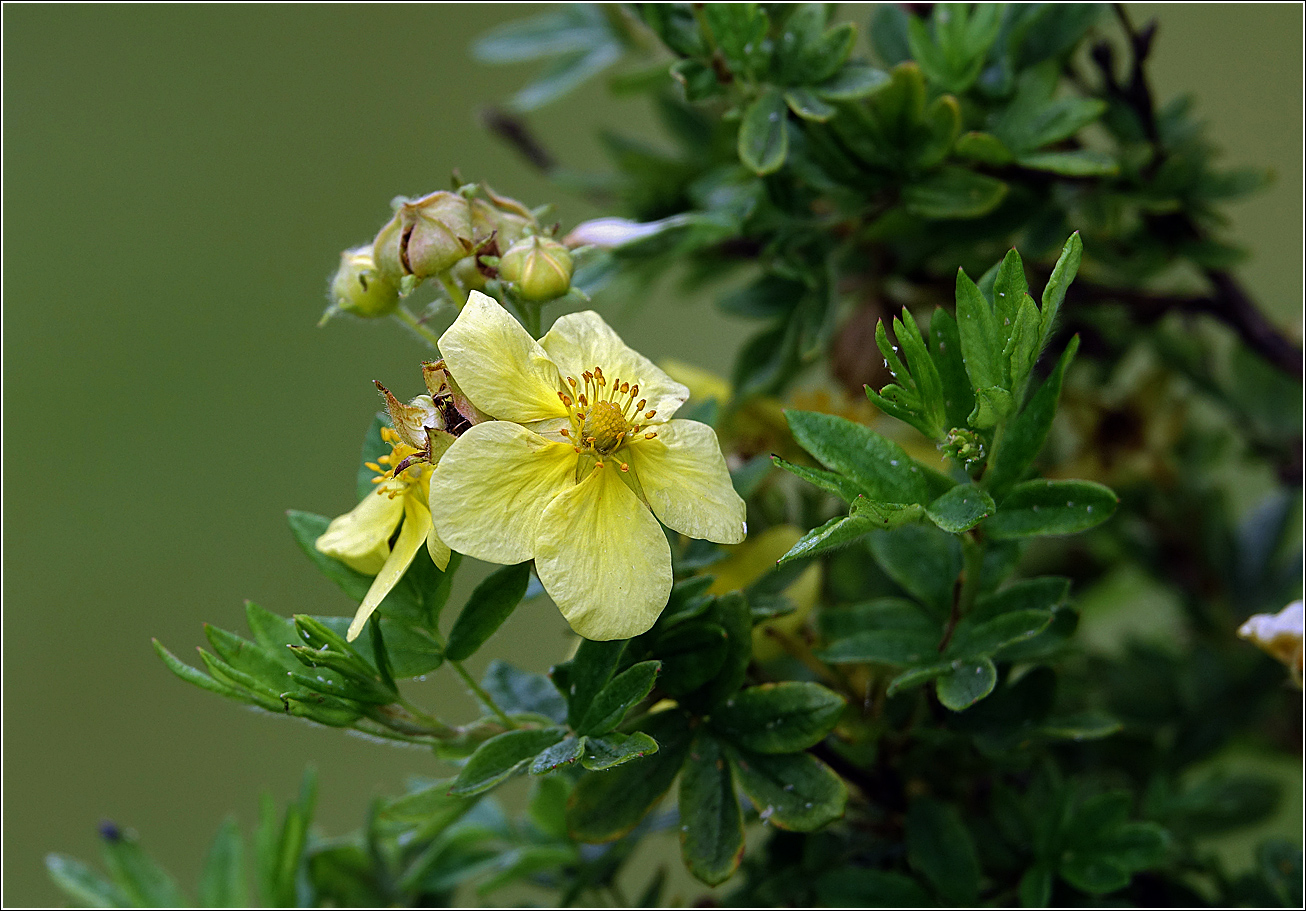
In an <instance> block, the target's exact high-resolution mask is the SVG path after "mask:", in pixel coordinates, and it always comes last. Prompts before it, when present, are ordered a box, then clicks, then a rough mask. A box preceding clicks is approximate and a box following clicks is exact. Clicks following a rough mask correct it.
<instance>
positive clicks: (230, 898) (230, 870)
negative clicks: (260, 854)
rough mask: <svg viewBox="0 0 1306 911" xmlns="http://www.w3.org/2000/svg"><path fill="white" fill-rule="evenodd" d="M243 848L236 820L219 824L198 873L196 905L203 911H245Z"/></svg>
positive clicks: (229, 817)
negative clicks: (229, 910)
mask: <svg viewBox="0 0 1306 911" xmlns="http://www.w3.org/2000/svg"><path fill="white" fill-rule="evenodd" d="M244 855H245V846H244V842H243V841H242V840H241V837H240V828H239V827H238V826H237V825H236V820H235V818H233V817H231V816H228V817H227V818H226V819H224V820H223V821H222V826H221V827H220V828H219V829H218V834H217V835H216V836H215V837H214V839H213V847H211V848H209V854H208V857H207V858H206V859H205V861H204V870H203V872H201V873H200V885H199V903H200V906H201V907H203V908H244V907H246V906H247V905H248V904H249V888H248V886H247V884H246V882H245V857H244Z"/></svg>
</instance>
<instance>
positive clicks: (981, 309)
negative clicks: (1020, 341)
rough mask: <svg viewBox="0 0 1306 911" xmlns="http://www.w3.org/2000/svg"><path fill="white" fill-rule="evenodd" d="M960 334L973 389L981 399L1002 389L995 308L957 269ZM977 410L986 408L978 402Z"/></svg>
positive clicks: (998, 332) (999, 346)
mask: <svg viewBox="0 0 1306 911" xmlns="http://www.w3.org/2000/svg"><path fill="white" fill-rule="evenodd" d="M957 331H958V334H959V335H960V336H961V357H962V363H963V364H964V365H965V367H966V374H967V375H968V376H969V377H970V381H971V388H972V389H974V390H976V395H977V396H979V395H980V394H981V393H982V392H984V391H985V390H987V389H1000V388H1001V387H1002V383H1003V379H1004V377H1003V371H1002V367H1001V365H1000V363H999V361H998V355H999V353H1000V352H1001V351H1002V339H1003V338H1004V337H1005V336H1004V335H1003V334H1000V330H999V328H998V323H997V319H996V318H995V317H994V315H993V308H992V307H991V306H990V305H989V302H988V301H987V300H985V299H984V294H983V293H982V292H981V291H980V289H979V288H978V287H976V285H975V283H974V282H973V281H971V280H970V276H968V275H967V274H966V273H965V272H964V271H963V270H961V269H958V270H957ZM975 407H976V409H977V410H978V409H979V408H981V407H982V403H981V402H980V401H978V400H977V401H976V406H975Z"/></svg>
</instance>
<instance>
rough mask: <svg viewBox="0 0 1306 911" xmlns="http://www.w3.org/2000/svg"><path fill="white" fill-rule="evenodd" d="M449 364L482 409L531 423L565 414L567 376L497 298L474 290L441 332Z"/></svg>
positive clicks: (451, 370)
mask: <svg viewBox="0 0 1306 911" xmlns="http://www.w3.org/2000/svg"><path fill="white" fill-rule="evenodd" d="M440 351H441V353H442V354H444V361H445V364H446V365H448V367H449V372H450V373H451V374H453V376H454V378H455V379H456V380H457V381H458V385H459V386H460V387H461V388H462V390H463V392H465V393H466V394H467V397H468V398H469V399H471V400H472V403H473V404H475V405H476V407H477V408H479V409H480V410H481V411H484V412H486V413H487V414H492V415H494V416H495V417H496V418H500V419H502V420H505V421H516V422H518V423H522V424H525V423H527V422H529V421H541V420H544V419H545V418H556V417H565V416H566V414H567V409H566V408H565V407H564V406H563V404H562V402H561V401H560V400H559V399H558V390H560V389H561V388H562V378H561V377H559V376H558V370H557V368H556V367H555V366H554V365H553V362H552V361H551V360H549V356H548V355H547V354H545V353H544V349H543V348H541V347H540V344H539V342H537V341H535V339H533V338H531V337H530V335H528V334H527V332H526V330H525V329H523V328H522V327H521V324H520V323H518V322H517V321H516V320H515V319H513V318H512V317H511V316H509V315H508V311H507V310H504V309H503V308H502V307H500V306H499V304H498V302H497V301H495V300H494V299H493V298H490V297H486V296H485V295H484V294H481V293H480V292H479V291H473V292H472V293H471V294H470V295H469V296H468V298H467V305H466V306H464V307H463V310H462V313H460V314H458V319H456V320H454V323H453V325H452V326H450V327H449V328H448V329H447V330H446V331H445V333H444V335H442V336H440Z"/></svg>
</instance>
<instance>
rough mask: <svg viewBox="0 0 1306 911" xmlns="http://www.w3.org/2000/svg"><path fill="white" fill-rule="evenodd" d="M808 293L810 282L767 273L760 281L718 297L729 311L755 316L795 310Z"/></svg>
mask: <svg viewBox="0 0 1306 911" xmlns="http://www.w3.org/2000/svg"><path fill="white" fill-rule="evenodd" d="M806 294H807V286H806V285H805V284H803V283H802V282H800V281H796V280H794V279H792V278H785V277H783V276H780V275H774V274H770V273H768V274H766V275H763V276H762V277H761V278H759V279H757V281H755V282H753V283H752V284H750V285H747V286H746V287H743V288H741V289H739V290H738V291H735V292H733V293H731V294H727V295H726V296H725V297H723V298H721V299H720V300H719V301H717V306H718V307H720V308H721V309H722V310H724V311H725V312H726V313H733V314H736V315H738V316H747V317H750V318H753V319H772V318H774V317H777V316H783V315H784V314H786V313H788V312H789V311H791V310H793V309H794V307H796V306H797V305H798V302H799V301H800V300H802V299H803V297H804V296H806Z"/></svg>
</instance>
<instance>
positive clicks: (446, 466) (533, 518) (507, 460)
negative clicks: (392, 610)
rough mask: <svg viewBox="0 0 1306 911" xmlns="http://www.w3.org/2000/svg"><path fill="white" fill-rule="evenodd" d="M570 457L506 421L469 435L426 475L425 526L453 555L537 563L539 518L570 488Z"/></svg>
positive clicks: (473, 429) (481, 427) (558, 446)
mask: <svg viewBox="0 0 1306 911" xmlns="http://www.w3.org/2000/svg"><path fill="white" fill-rule="evenodd" d="M575 471H576V452H575V450H574V449H572V447H570V446H566V445H563V444H561V443H553V442H550V441H549V440H546V439H545V438H544V437H542V436H539V435H538V434H534V433H531V432H530V431H529V430H526V429H525V428H523V427H519V426H518V425H516V424H512V423H509V422H507V421H487V422H486V423H484V424H476V425H475V426H473V427H470V428H468V429H467V430H466V431H465V432H464V433H463V435H462V436H460V437H459V438H458V439H457V441H456V442H455V443H454V444H453V445H452V446H450V447H449V450H448V451H447V452H446V453H445V454H444V456H442V457H441V459H440V466H439V468H437V469H436V470H435V472H434V473H433V474H432V475H431V519H432V521H433V522H434V523H435V530H436V532H437V533H438V534H439V535H440V539H441V540H442V541H444V543H445V544H448V545H449V546H450V547H452V548H453V549H454V550H456V551H458V552H459V553H462V554H467V556H469V557H475V558H476V559H477V560H485V561H487V562H489V563H521V562H523V561H525V560H529V559H531V558H532V557H534V556H535V538H536V532H537V529H538V527H539V523H540V516H541V515H542V514H543V512H544V508H545V507H546V506H548V505H549V502H550V501H551V500H552V499H553V498H554V497H556V496H557V495H558V494H559V493H561V492H562V491H563V490H564V489H566V488H568V487H572V486H574V485H575Z"/></svg>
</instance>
